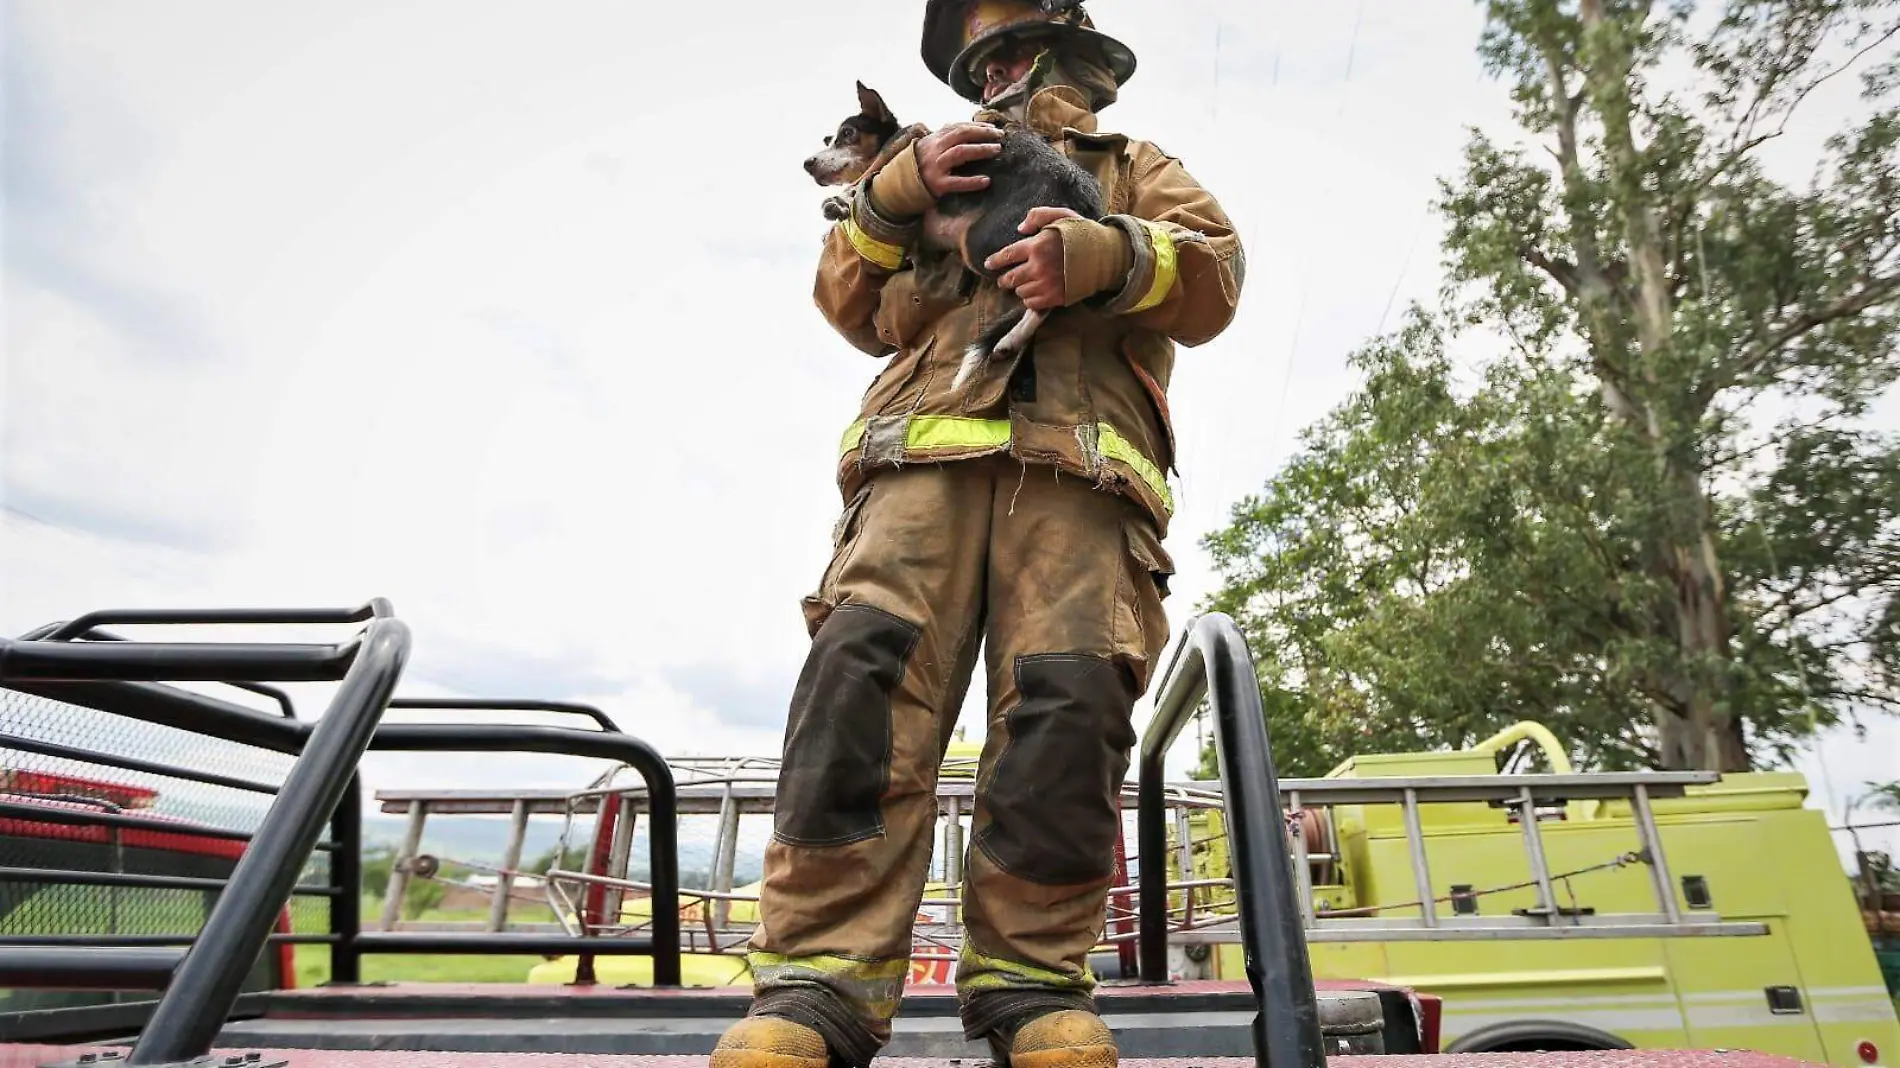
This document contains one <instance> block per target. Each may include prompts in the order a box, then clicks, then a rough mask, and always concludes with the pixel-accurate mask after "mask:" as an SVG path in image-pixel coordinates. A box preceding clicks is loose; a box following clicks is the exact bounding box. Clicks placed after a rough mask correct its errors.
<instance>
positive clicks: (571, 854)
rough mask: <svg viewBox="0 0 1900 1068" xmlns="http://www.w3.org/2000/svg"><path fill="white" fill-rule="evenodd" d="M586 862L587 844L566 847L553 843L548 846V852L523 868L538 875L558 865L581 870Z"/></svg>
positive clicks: (562, 868)
mask: <svg viewBox="0 0 1900 1068" xmlns="http://www.w3.org/2000/svg"><path fill="white" fill-rule="evenodd" d="M557 858H558V859H559V861H560V863H559V864H556V863H555V861H556V859H557ZM586 864H587V847H586V846H585V845H575V846H569V847H567V848H566V849H563V848H561V847H560V846H559V845H552V846H549V847H548V848H547V851H546V852H544V853H542V854H541V855H540V856H538V857H536V858H535V859H534V860H533V861H531V862H529V864H528V866H527V867H526V868H524V869H522V870H523V871H530V872H533V873H534V874H536V875H546V874H547V873H548V870H549V869H550V868H556V867H558V868H560V869H561V870H562V871H580V870H581V869H582V868H583V867H585V866H586Z"/></svg>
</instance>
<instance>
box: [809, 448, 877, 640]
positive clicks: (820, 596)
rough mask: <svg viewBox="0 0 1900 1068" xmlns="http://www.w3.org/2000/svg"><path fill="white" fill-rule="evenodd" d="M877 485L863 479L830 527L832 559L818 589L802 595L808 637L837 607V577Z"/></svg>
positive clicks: (853, 543) (814, 632) (856, 538)
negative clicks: (863, 482)
mask: <svg viewBox="0 0 1900 1068" xmlns="http://www.w3.org/2000/svg"><path fill="white" fill-rule="evenodd" d="M876 486H877V482H876V480H872V481H869V482H866V483H865V484H864V485H863V486H862V487H861V488H859V490H858V492H857V493H855V494H853V495H852V497H851V499H850V500H849V501H847V502H845V506H844V511H843V512H841V513H840V514H839V516H838V522H837V523H835V524H834V525H833V526H832V528H831V559H830V560H829V561H827V562H826V564H825V571H824V575H823V576H822V577H820V578H819V580H818V588H817V589H816V590H814V591H812V592H811V593H808V594H806V595H805V597H804V598H803V599H802V600H801V601H800V606H801V607H802V608H803V609H804V613H805V629H806V630H807V631H809V632H810V635H811V637H814V638H816V637H817V636H818V628H819V627H822V626H824V625H825V620H826V619H827V618H829V617H830V615H831V613H832V610H833V609H835V608H837V607H838V602H839V600H840V597H839V593H838V580H839V577H840V574H841V573H842V572H843V571H844V566H845V564H847V563H849V562H850V559H851V552H852V550H854V549H856V548H857V544H858V532H859V530H860V528H862V526H863V525H864V507H865V505H866V504H867V503H868V502H869V501H870V499H871V492H872V490H874V489H875V488H876Z"/></svg>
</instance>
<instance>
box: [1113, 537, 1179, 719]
mask: <svg viewBox="0 0 1900 1068" xmlns="http://www.w3.org/2000/svg"><path fill="white" fill-rule="evenodd" d="M1122 540H1123V544H1124V546H1125V549H1126V552H1125V555H1124V557H1123V563H1122V573H1121V575H1120V577H1119V580H1118V583H1119V584H1118V589H1117V591H1116V598H1115V637H1114V641H1115V654H1116V657H1117V659H1119V660H1120V661H1121V663H1122V664H1123V665H1124V667H1125V668H1126V669H1127V671H1128V676H1129V679H1130V681H1131V682H1132V683H1133V684H1134V687H1135V693H1136V695H1137V696H1140V695H1141V694H1143V693H1146V692H1147V690H1148V685H1149V683H1150V682H1151V681H1152V678H1151V676H1152V672H1153V670H1154V665H1155V663H1156V661H1158V660H1159V659H1160V658H1161V653H1162V651H1163V650H1165V649H1166V648H1167V646H1168V613H1167V609H1166V608H1165V607H1164V606H1163V605H1162V602H1163V601H1165V600H1167V598H1168V582H1169V580H1170V579H1171V578H1173V576H1174V559H1173V557H1171V556H1169V555H1168V551H1167V550H1166V549H1164V548H1162V546H1161V538H1160V536H1159V535H1158V534H1156V532H1155V527H1154V523H1153V522H1152V521H1151V520H1150V519H1148V517H1147V516H1145V515H1141V516H1130V517H1128V518H1127V519H1124V520H1123V521H1122Z"/></svg>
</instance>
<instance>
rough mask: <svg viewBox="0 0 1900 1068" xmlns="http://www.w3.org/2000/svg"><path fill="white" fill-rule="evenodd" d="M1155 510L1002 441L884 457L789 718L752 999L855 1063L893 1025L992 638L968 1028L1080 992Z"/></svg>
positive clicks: (964, 976)
mask: <svg viewBox="0 0 1900 1068" xmlns="http://www.w3.org/2000/svg"><path fill="white" fill-rule="evenodd" d="M1171 570H1172V567H1171V565H1170V564H1169V563H1168V558H1167V556H1166V554H1165V553H1164V552H1163V551H1162V549H1161V546H1160V542H1159V539H1158V538H1157V537H1156V534H1155V526H1154V524H1153V522H1152V520H1151V519H1150V518H1149V517H1148V516H1147V515H1146V514H1145V513H1144V512H1142V511H1141V510H1140V509H1139V508H1138V507H1137V506H1135V505H1134V504H1133V503H1132V502H1130V501H1129V500H1127V499H1125V498H1123V497H1121V496H1118V495H1116V494H1113V493H1109V492H1105V491H1103V490H1100V489H1098V488H1096V487H1095V486H1094V485H1092V484H1091V483H1090V482H1088V481H1087V480H1084V479H1079V478H1075V477H1073V476H1070V475H1067V474H1060V473H1058V472H1057V471H1056V470H1055V469H1053V468H1050V467H1047V466H1042V465H1034V464H1031V465H1024V464H1023V463H1021V462H1019V461H1017V460H1015V459H1014V458H1011V457H1007V456H995V457H988V458H983V459H976V460H960V461H955V462H951V463H943V464H921V465H913V466H907V467H902V468H898V469H895V470H891V471H887V472H883V473H880V474H879V475H877V476H876V477H875V478H873V479H872V480H871V481H870V483H869V484H868V485H867V486H866V487H865V489H864V490H863V491H862V492H861V493H860V494H859V495H858V496H857V497H856V498H855V499H854V500H853V501H852V502H851V503H850V504H849V505H848V506H847V507H846V509H845V513H844V516H843V517H842V519H841V520H840V521H839V524H838V529H837V533H836V538H835V553H834V556H833V558H832V560H831V563H830V565H829V566H828V567H827V568H826V571H825V575H824V579H823V581H822V583H821V584H820V588H819V590H818V591H817V592H816V593H815V594H814V595H812V596H811V597H809V598H807V599H806V602H805V607H806V616H807V621H808V623H809V625H810V628H811V632H812V637H813V641H812V648H811V652H810V654H809V656H808V658H807V660H806V663H805V667H804V670H803V672H802V674H801V676H800V678H799V680H798V684H797V687H796V689H795V691H794V694H793V698H792V702H791V709H790V715H789V719H788V723H787V726H786V733H785V746H784V763H783V767H782V770H781V772H780V779H779V786H778V794H777V801H776V806H775V815H774V834H773V838H772V840H771V842H770V843H769V844H768V846H767V848H766V853H765V879H764V890H763V895H762V900H761V903H760V914H761V920H762V922H761V925H760V927H759V929H758V931H757V932H756V934H755V935H754V937H753V940H752V943H751V946H750V948H751V950H752V952H751V955H750V958H749V959H750V961H751V966H752V972H753V977H754V983H755V1001H754V1006H753V1012H754V1013H757V1014H764V1015H781V1016H788V1017H791V1018H794V1019H798V1020H800V1021H801V1022H805V1023H807V1024H808V1025H810V1026H814V1027H817V1028H818V1029H819V1030H820V1032H821V1033H822V1034H824V1035H825V1036H826V1038H827V1040H828V1044H829V1045H830V1046H831V1049H832V1052H833V1053H834V1054H835V1055H838V1056H839V1057H840V1058H841V1059H842V1060H844V1061H846V1062H847V1063H858V1062H865V1063H868V1061H869V1058H870V1054H871V1053H872V1052H874V1051H875V1050H877V1049H880V1048H882V1047H883V1045H884V1044H885V1043H886V1042H888V1041H889V1037H890V1021H891V1019H892V1017H893V1016H895V1014H896V1012H897V1007H898V1000H899V997H900V995H901V993H902V989H903V983H904V978H905V975H906V972H907V971H908V958H909V956H910V953H911V926H912V922H913V920H914V918H915V916H916V912H917V908H918V905H919V903H920V900H921V896H922V891H923V885H924V882H925V880H926V877H927V873H928V868H929V864H930V858H931V853H932V846H933V838H934V835H935V828H936V818H937V800H936V796H935V790H936V783H937V770H938V767H939V766H940V764H941V762H942V760H943V756H944V752H945V749H946V748H947V746H948V744H949V741H950V738H951V732H952V728H953V727H954V726H955V722H956V718H957V713H958V710H959V708H960V707H961V705H962V703H963V698H964V695H965V692H966V690H967V688H968V685H969V682H970V678H971V675H972V673H973V670H974V667H975V662H976V654H977V650H978V645H979V643H980V642H981V643H984V644H985V650H986V653H987V655H986V657H985V660H986V666H987V669H988V679H989V730H988V740H987V742H986V744H985V745H984V748H983V754H982V758H981V762H980V767H979V771H978V777H977V791H976V803H975V809H974V818H973V824H972V828H971V832H972V833H971V836H970V848H969V850H968V858H967V860H966V861H965V864H964V869H963V870H964V873H965V875H964V885H963V913H962V918H963V924H964V932H965V940H964V945H963V949H962V952H961V956H960V958H959V960H958V965H957V986H958V992H959V1000H960V1004H961V1010H962V1013H963V1020H964V1027H965V1030H966V1032H967V1033H968V1034H969V1035H970V1037H971V1038H978V1037H981V1036H984V1035H994V1034H997V1033H999V1032H1000V1031H1001V1030H1003V1029H1005V1028H1010V1027H1013V1026H1016V1025H1019V1024H1020V1023H1021V1022H1022V1020H1023V1019H1026V1018H1029V1017H1032V1016H1034V1015H1037V1014H1040V1012H1043V1011H1048V1010H1050V1009H1053V1008H1060V1007H1077V1008H1092V1004H1093V1002H1092V998H1091V997H1090V996H1089V995H1090V992H1091V990H1092V989H1093V985H1094V978H1093V976H1092V975H1090V973H1089V970H1088V967H1087V956H1088V952H1089V950H1090V948H1091V947H1093V946H1094V945H1095V944H1096V943H1097V942H1098V941H1099V940H1100V938H1101V935H1102V928H1103V925H1104V920H1105V909H1106V904H1107V891H1108V889H1109V886H1110V882H1111V877H1112V872H1113V856H1114V842H1115V838H1116V836H1117V835H1118V834H1119V833H1120V822H1121V821H1120V812H1119V807H1118V802H1117V795H1118V793H1119V790H1120V787H1121V783H1122V780H1123V776H1124V775H1125V773H1126V772H1127V770H1128V766H1129V760H1130V757H1131V755H1132V750H1133V746H1134V742H1135V732H1134V729H1133V726H1132V724H1131V722H1130V719H1131V715H1132V712H1133V706H1134V702H1135V701H1136V699H1137V698H1138V697H1139V696H1140V695H1141V694H1142V693H1143V692H1144V691H1145V690H1146V688H1147V686H1148V683H1149V672H1150V667H1151V665H1152V664H1153V663H1154V662H1155V660H1156V659H1157V658H1158V657H1159V655H1160V653H1161V651H1162V648H1163V646H1164V645H1165V643H1166V640H1167V621H1166V618H1165V615H1164V613H1163V611H1162V606H1161V600H1162V597H1163V596H1165V583H1166V574H1167V573H1168V572H1169V571H1171Z"/></svg>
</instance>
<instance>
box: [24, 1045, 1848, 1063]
mask: <svg viewBox="0 0 1900 1068" xmlns="http://www.w3.org/2000/svg"><path fill="white" fill-rule="evenodd" d="M94 1048H102V1047H59V1046H24V1045H15V1046H0V1068H41V1066H42V1065H46V1064H51V1063H54V1062H57V1061H70V1060H73V1059H75V1058H76V1057H77V1056H78V1055H79V1054H80V1053H83V1052H87V1051H88V1050H89V1049H94ZM251 1052H257V1053H261V1054H263V1057H264V1058H265V1059H266V1060H283V1061H287V1062H289V1065H290V1068H706V1058H704V1057H603V1056H590V1055H575V1054H558V1053H505V1054H453V1053H406V1052H357V1051H337V1052H332V1051H327V1050H270V1049H265V1050H248V1049H228V1050H227V1049H220V1050H217V1051H215V1055H216V1056H217V1057H218V1058H219V1059H220V1060H221V1059H222V1058H223V1057H225V1056H229V1055H232V1054H236V1055H239V1056H242V1055H243V1054H246V1053H251ZM987 1063H988V1062H985V1061H978V1060H947V1061H945V1060H921V1059H911V1058H901V1057H892V1058H880V1059H879V1060H878V1062H877V1066H878V1068H986V1066H987ZM1121 1063H1122V1064H1123V1065H1124V1066H1125V1068H1255V1066H1254V1063H1253V1062H1252V1061H1251V1060H1245V1059H1242V1058H1238V1057H1226V1058H1223V1057H1204V1058H1194V1059H1171V1060H1125V1061H1123V1062H1121ZM1326 1063H1327V1066H1328V1068H1801V1066H1804V1065H1810V1064H1814V1063H1815V1062H1811V1061H1796V1060H1790V1059H1788V1058H1786V1057H1769V1056H1764V1055H1762V1054H1758V1053H1747V1052H1741V1051H1720V1050H1644V1051H1640V1052H1616V1053H1541V1054H1540V1053H1465V1054H1453V1055H1445V1056H1436V1057H1333V1058H1329V1059H1328V1060H1327V1062H1326Z"/></svg>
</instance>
